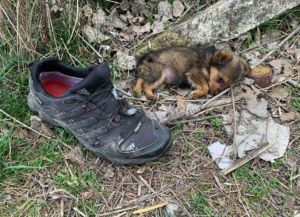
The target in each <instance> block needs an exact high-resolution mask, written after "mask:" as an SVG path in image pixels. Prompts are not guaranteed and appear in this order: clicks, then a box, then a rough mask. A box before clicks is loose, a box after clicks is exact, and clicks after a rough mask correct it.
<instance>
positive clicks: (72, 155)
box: [65, 146, 86, 168]
mask: <svg viewBox="0 0 300 217" xmlns="http://www.w3.org/2000/svg"><path fill="white" fill-rule="evenodd" d="M74 150H75V151H76V152H74V151H73V150H71V151H70V152H69V153H68V154H66V155H65V158H66V159H68V160H70V161H72V162H75V163H77V164H78V165H79V166H80V167H81V168H85V167H86V163H85V158H84V154H83V152H82V150H81V148H80V146H76V147H75V148H74Z"/></svg>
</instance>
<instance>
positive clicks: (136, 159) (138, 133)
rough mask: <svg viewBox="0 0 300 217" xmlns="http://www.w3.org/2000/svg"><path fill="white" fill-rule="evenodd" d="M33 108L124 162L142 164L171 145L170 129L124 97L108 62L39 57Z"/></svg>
mask: <svg viewBox="0 0 300 217" xmlns="http://www.w3.org/2000/svg"><path fill="white" fill-rule="evenodd" d="M29 87H30V92H29V95H28V104H29V107H30V108H31V109H32V110H33V111H36V112H38V113H39V115H40V117H41V119H42V120H44V121H46V122H48V123H49V124H52V125H54V126H61V127H63V128H65V129H66V130H68V131H70V132H71V133H72V134H73V135H74V136H75V137H76V138H77V139H78V140H79V141H80V143H82V144H83V145H84V146H85V147H86V148H87V149H88V150H90V151H91V152H93V153H95V154H96V155H98V156H100V157H101V158H103V159H106V160H109V161H112V162H115V163H120V164H143V163H146V162H149V161H153V160H155V159H157V158H159V157H161V156H163V155H164V154H165V153H166V152H167V151H168V150H169V149H170V148H171V146H172V143H173V142H172V137H171V134H170V131H169V130H168V129H167V127H166V126H164V125H163V124H161V123H159V122H157V121H155V120H153V119H150V118H149V117H147V116H146V115H144V113H143V112H141V111H139V110H137V109H136V108H134V107H131V106H129V105H128V104H127V102H126V101H125V100H124V99H122V92H120V91H119V90H117V89H115V88H114V87H113V85H112V83H111V79H110V72H109V66H108V65H107V63H102V64H101V65H99V66H91V67H89V68H75V67H71V66H68V65H66V64H64V63H63V62H61V61H60V60H59V59H57V58H48V59H44V60H41V61H37V62H34V63H33V65H32V69H31V76H30V78H29Z"/></svg>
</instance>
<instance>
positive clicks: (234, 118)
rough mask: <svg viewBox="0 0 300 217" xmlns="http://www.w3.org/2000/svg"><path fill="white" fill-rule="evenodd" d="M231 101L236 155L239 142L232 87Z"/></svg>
mask: <svg viewBox="0 0 300 217" xmlns="http://www.w3.org/2000/svg"><path fill="white" fill-rule="evenodd" d="M231 101H232V107H233V123H234V135H233V149H234V155H235V157H236V156H237V144H236V115H235V114H236V112H235V102H234V96H233V90H232V89H231Z"/></svg>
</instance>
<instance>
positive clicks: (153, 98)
mask: <svg viewBox="0 0 300 217" xmlns="http://www.w3.org/2000/svg"><path fill="white" fill-rule="evenodd" d="M146 98H147V99H148V100H152V101H156V100H157V96H156V95H150V96H149V95H146Z"/></svg>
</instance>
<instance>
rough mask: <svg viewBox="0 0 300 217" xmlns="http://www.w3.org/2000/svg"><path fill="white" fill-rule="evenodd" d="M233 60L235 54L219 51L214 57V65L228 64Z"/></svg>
mask: <svg viewBox="0 0 300 217" xmlns="http://www.w3.org/2000/svg"><path fill="white" fill-rule="evenodd" d="M232 59H233V54H232V53H231V52H230V51H228V50H221V51H218V52H217V53H216V54H215V56H214V60H213V61H214V63H217V64H226V63H228V62H229V61H231V60H232Z"/></svg>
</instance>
